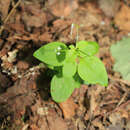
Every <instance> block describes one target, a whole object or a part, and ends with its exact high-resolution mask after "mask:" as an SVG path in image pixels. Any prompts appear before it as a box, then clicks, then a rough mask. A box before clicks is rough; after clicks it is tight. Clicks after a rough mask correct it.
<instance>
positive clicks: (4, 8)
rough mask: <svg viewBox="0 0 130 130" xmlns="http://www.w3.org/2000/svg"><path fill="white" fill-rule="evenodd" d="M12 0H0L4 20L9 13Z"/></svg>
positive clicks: (0, 10) (0, 9)
mask: <svg viewBox="0 0 130 130" xmlns="http://www.w3.org/2000/svg"><path fill="white" fill-rule="evenodd" d="M9 5H10V0H1V1H0V12H1V13H2V20H4V19H5V18H6V16H7V14H8V10H9Z"/></svg>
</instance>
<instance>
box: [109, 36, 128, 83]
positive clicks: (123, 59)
mask: <svg viewBox="0 0 130 130" xmlns="http://www.w3.org/2000/svg"><path fill="white" fill-rule="evenodd" d="M110 51H111V54H112V56H113V57H114V59H115V64H114V67H113V68H114V71H117V72H119V73H120V74H121V76H122V77H123V79H124V80H128V81H130V38H123V39H122V40H121V41H118V42H117V43H116V44H113V45H112V46H111V48H110Z"/></svg>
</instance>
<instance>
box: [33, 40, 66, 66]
mask: <svg viewBox="0 0 130 130" xmlns="http://www.w3.org/2000/svg"><path fill="white" fill-rule="evenodd" d="M58 48H60V50H58ZM66 50H67V46H66V45H65V44H64V43H61V42H52V43H48V44H46V45H44V46H42V47H41V48H39V49H38V50H37V51H35V52H34V54H33V56H34V57H36V58H37V59H38V60H40V61H42V62H44V63H46V64H48V65H52V66H61V65H62V64H63V62H64V60H65V56H66ZM59 53H60V55H58V54H59Z"/></svg>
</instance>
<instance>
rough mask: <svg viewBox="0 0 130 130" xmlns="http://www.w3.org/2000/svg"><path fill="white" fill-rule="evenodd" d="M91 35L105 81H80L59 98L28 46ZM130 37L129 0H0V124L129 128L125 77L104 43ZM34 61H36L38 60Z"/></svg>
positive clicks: (0, 127)
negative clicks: (104, 83) (54, 97)
mask: <svg viewBox="0 0 130 130" xmlns="http://www.w3.org/2000/svg"><path fill="white" fill-rule="evenodd" d="M72 23H73V24H77V25H78V26H79V34H78V38H79V39H78V40H87V41H97V42H98V43H99V46H100V50H99V53H98V55H97V56H98V57H99V58H100V59H101V60H102V61H103V63H104V65H105V67H106V69H107V72H108V77H109V85H108V86H107V87H102V86H100V85H85V84H83V85H81V87H80V88H77V89H75V91H74V92H73V94H72V96H71V97H70V98H69V99H68V100H67V101H65V102H63V103H59V104H58V103H56V102H54V101H53V100H52V98H51V96H50V90H49V89H50V79H51V72H50V71H49V70H48V69H47V68H45V66H44V65H42V64H40V62H39V61H38V60H36V59H35V58H34V57H33V52H34V51H35V50H36V49H38V48H39V47H41V46H42V45H45V44H47V43H49V42H52V41H61V42H64V43H66V44H67V45H69V44H75V41H76V37H77V34H76V33H77V32H76V29H75V28H74V29H73V33H72V35H70V32H71V31H72V30H71V25H72ZM123 37H130V1H129V0H109V1H108V0H98V1H96V0H46V1H45V0H0V130H130V82H128V81H125V80H123V79H122V78H121V76H120V74H119V73H117V72H114V71H113V69H112V68H113V65H114V58H113V57H112V55H111V53H110V46H111V45H112V44H115V43H116V41H119V40H121V39H122V38H123ZM39 64H40V65H39Z"/></svg>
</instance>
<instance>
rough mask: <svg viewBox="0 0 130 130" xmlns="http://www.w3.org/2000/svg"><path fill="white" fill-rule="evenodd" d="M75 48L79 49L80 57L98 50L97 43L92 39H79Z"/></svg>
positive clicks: (90, 54)
mask: <svg viewBox="0 0 130 130" xmlns="http://www.w3.org/2000/svg"><path fill="white" fill-rule="evenodd" d="M76 48H78V49H79V51H80V55H81V57H84V56H86V55H89V56H92V55H95V54H96V53H97V52H98V50H99V45H98V44H97V43H96V42H92V41H79V42H77V43H76Z"/></svg>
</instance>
